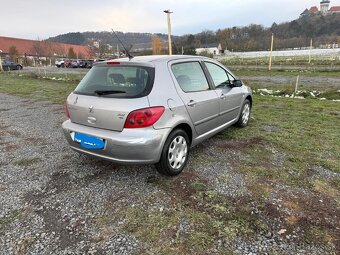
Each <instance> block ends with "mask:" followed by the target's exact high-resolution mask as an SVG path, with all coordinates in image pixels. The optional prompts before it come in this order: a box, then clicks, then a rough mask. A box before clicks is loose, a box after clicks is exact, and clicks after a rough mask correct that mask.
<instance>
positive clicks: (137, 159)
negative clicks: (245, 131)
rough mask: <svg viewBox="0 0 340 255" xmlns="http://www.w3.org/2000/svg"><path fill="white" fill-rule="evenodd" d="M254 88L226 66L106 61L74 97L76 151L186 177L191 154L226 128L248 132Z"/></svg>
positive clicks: (70, 134)
mask: <svg viewBox="0 0 340 255" xmlns="http://www.w3.org/2000/svg"><path fill="white" fill-rule="evenodd" d="M252 102H253V99H252V92H251V89H250V88H249V87H247V86H245V85H244V84H242V82H241V81H240V80H237V79H236V78H235V76H234V75H233V74H232V73H231V72H230V71H229V70H228V69H227V68H226V67H224V66H223V65H221V64H220V63H218V62H216V61H214V60H212V59H210V58H205V57H197V56H143V57H134V58H132V59H116V60H112V61H106V62H99V63H97V64H95V65H94V67H93V68H92V69H91V70H90V71H89V72H88V73H87V74H86V76H85V77H84V78H83V79H82V81H81V82H80V83H79V85H78V86H77V87H76V89H75V90H74V91H73V92H72V93H71V94H70V95H69V96H68V98H67V101H66V105H65V110H66V115H67V118H68V119H67V120H66V121H65V122H64V123H63V124H62V127H63V130H64V133H65V136H66V139H67V141H68V142H69V144H70V147H71V148H72V149H73V150H75V151H77V152H79V153H83V154H88V155H91V156H97V157H99V158H102V159H107V160H111V161H113V162H116V163H123V164H127V163H129V164H139V163H144V164H155V166H156V168H157V170H158V171H159V172H160V173H161V174H165V175H177V174H179V173H180V172H181V171H182V170H183V168H184V167H185V165H186V164H187V162H188V156H189V149H190V148H191V147H193V146H195V145H197V144H198V143H200V142H202V141H203V140H205V139H207V138H209V137H211V136H213V135H214V134H216V133H218V132H220V131H221V130H223V129H225V128H226V127H228V126H230V125H232V124H236V125H237V126H239V127H245V126H246V125H247V124H248V122H249V119H250V111H251V107H252Z"/></svg>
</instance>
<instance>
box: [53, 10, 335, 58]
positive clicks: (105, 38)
mask: <svg viewBox="0 0 340 255" xmlns="http://www.w3.org/2000/svg"><path fill="white" fill-rule="evenodd" d="M272 33H274V35H275V48H276V49H287V48H299V47H306V46H309V43H310V40H311V39H313V42H314V46H316V47H319V46H320V45H327V44H333V43H338V44H340V13H334V14H330V15H325V16H322V15H320V14H316V15H310V16H304V17H300V18H299V19H296V20H293V21H290V22H285V23H281V24H276V23H273V24H272V26H271V27H267V28H266V27H264V26H262V25H256V24H250V25H248V26H245V27H232V28H224V29H219V30H217V31H211V30H206V31H202V32H201V33H198V34H187V35H183V36H173V42H174V47H173V48H174V52H175V53H180V51H181V49H182V47H183V48H184V52H185V53H186V54H192V53H193V52H194V48H197V47H202V46H204V45H206V44H211V43H215V44H218V43H221V45H222V47H223V48H227V49H228V50H233V51H256V50H268V49H269V47H270V37H271V34H272ZM117 34H118V36H119V38H120V39H121V40H122V41H123V42H124V43H125V44H126V45H127V46H130V45H136V44H140V43H151V40H152V36H153V35H154V34H151V33H123V32H117ZM155 35H157V36H158V37H160V38H161V39H162V40H164V41H167V35H166V34H155ZM48 40H49V41H54V42H61V43H70V44H80V45H87V44H91V43H92V41H93V40H99V41H101V42H102V44H110V45H112V46H115V45H117V44H118V40H117V39H116V38H115V37H114V36H113V35H112V33H111V32H106V31H103V32H83V33H79V32H78V33H68V34H63V35H58V36H56V37H51V38H49V39H48Z"/></svg>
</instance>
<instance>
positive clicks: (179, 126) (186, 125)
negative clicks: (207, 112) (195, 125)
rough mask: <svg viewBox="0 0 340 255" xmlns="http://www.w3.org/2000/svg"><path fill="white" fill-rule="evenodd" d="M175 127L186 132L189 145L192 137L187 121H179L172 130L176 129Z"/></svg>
mask: <svg viewBox="0 0 340 255" xmlns="http://www.w3.org/2000/svg"><path fill="white" fill-rule="evenodd" d="M176 129H182V130H184V132H185V133H187V135H188V137H189V143H190V145H191V143H192V139H193V131H192V128H191V126H190V125H189V124H187V123H180V124H177V125H176V126H175V127H174V128H173V129H172V131H173V130H176Z"/></svg>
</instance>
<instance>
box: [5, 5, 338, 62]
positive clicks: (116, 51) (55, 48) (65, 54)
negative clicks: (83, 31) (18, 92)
mask: <svg viewBox="0 0 340 255" xmlns="http://www.w3.org/2000/svg"><path fill="white" fill-rule="evenodd" d="M335 13H340V6H331V4H330V1H329V0H321V2H320V6H319V7H317V6H311V7H310V8H306V9H305V10H304V11H303V12H302V13H301V14H300V17H302V18H303V17H309V16H313V15H332V14H335ZM156 37H157V36H155V38H156ZM87 44H88V45H76V44H66V43H57V42H52V41H47V40H44V41H40V40H28V39H20V38H11V37H4V36H0V57H1V58H2V59H6V58H9V59H12V60H13V61H15V62H17V63H20V64H23V65H31V66H36V65H51V64H52V62H54V60H55V59H60V58H68V59H95V58H101V57H109V58H115V57H120V56H122V55H124V50H122V47H121V46H119V45H114V46H113V45H110V44H104V43H102V41H100V40H99V39H97V38H90V39H89V40H88V42H87ZM155 45H158V46H157V47H158V48H159V49H158V50H157V51H156V54H167V52H168V47H167V42H166V41H164V40H161V39H159V38H158V41H156V40H154V37H152V41H151V42H149V43H138V44H134V45H133V46H132V47H131V49H130V51H131V53H133V54H134V55H141V54H146V53H147V54H155V51H154V48H155V47H156V46H155ZM338 47H339V44H338V43H333V44H327V45H319V48H338ZM307 48H308V46H306V47H303V48H302V47H299V48H296V49H307ZM103 49H105V50H104V51H103ZM294 49H295V48H294ZM182 52H183V48H182ZM193 52H194V53H196V54H200V55H207V56H210V57H212V56H220V55H224V54H226V53H227V52H228V50H227V49H226V48H223V47H222V46H221V43H209V44H202V45H201V46H200V47H196V48H194V51H193ZM179 54H180V53H179Z"/></svg>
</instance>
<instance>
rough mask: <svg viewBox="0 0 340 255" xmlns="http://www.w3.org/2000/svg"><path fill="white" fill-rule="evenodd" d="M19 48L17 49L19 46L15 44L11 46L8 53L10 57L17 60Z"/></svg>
mask: <svg viewBox="0 0 340 255" xmlns="http://www.w3.org/2000/svg"><path fill="white" fill-rule="evenodd" d="M18 54H19V53H18V50H17V47H15V46H11V47H9V49H8V55H9V57H10V58H11V59H12V60H13V61H16V60H17V58H18Z"/></svg>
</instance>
